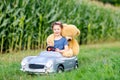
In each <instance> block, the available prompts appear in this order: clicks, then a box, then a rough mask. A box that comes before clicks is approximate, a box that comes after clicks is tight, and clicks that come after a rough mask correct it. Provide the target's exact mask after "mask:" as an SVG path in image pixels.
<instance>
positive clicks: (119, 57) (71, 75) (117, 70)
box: [0, 42, 120, 80]
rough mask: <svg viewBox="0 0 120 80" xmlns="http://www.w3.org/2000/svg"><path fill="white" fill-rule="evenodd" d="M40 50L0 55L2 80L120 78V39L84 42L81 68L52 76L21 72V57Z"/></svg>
mask: <svg viewBox="0 0 120 80" xmlns="http://www.w3.org/2000/svg"><path fill="white" fill-rule="evenodd" d="M40 51H41V50H29V51H19V52H12V53H6V54H0V80H119V79H120V42H112V43H102V44H93V45H91V44H90V45H81V47H80V54H79V55H78V61H79V68H78V69H77V70H72V71H69V72H64V73H60V74H50V75H29V74H26V73H24V72H22V71H20V62H21V60H22V59H23V58H24V57H26V56H29V55H38V54H39V52H40Z"/></svg>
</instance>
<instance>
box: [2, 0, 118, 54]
mask: <svg viewBox="0 0 120 80" xmlns="http://www.w3.org/2000/svg"><path fill="white" fill-rule="evenodd" d="M54 21H61V22H63V23H68V24H74V25H76V26H77V27H78V28H79V29H80V31H81V35H80V36H79V37H78V38H77V39H78V41H79V43H80V44H86V43H96V42H101V41H102V42H103V41H108V40H111V41H114V40H120V9H117V10H116V9H114V8H109V7H107V8H105V7H104V6H103V5H98V4H96V3H92V2H90V1H88V0H84V1H83V0H66V1H65V0H0V50H1V53H2V52H4V51H5V52H11V51H18V50H21V49H24V50H26V49H27V50H29V49H40V48H45V47H46V38H47V36H48V35H49V34H50V33H52V30H51V28H50V26H51V23H52V22H54Z"/></svg>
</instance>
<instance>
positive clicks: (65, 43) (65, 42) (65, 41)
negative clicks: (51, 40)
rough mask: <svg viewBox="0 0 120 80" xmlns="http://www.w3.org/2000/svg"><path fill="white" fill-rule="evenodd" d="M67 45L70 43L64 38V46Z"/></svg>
mask: <svg viewBox="0 0 120 80" xmlns="http://www.w3.org/2000/svg"><path fill="white" fill-rule="evenodd" d="M65 45H68V41H67V39H66V38H64V46H65Z"/></svg>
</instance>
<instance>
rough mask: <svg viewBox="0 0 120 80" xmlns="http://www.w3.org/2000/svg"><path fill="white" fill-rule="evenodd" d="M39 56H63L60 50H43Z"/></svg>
mask: <svg viewBox="0 0 120 80" xmlns="http://www.w3.org/2000/svg"><path fill="white" fill-rule="evenodd" d="M39 56H45V57H63V56H62V55H61V54H60V53H59V52H55V51H42V52H40V54H39Z"/></svg>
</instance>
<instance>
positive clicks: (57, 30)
mask: <svg viewBox="0 0 120 80" xmlns="http://www.w3.org/2000/svg"><path fill="white" fill-rule="evenodd" d="M53 32H54V35H56V36H58V35H61V27H60V25H54V27H53Z"/></svg>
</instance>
